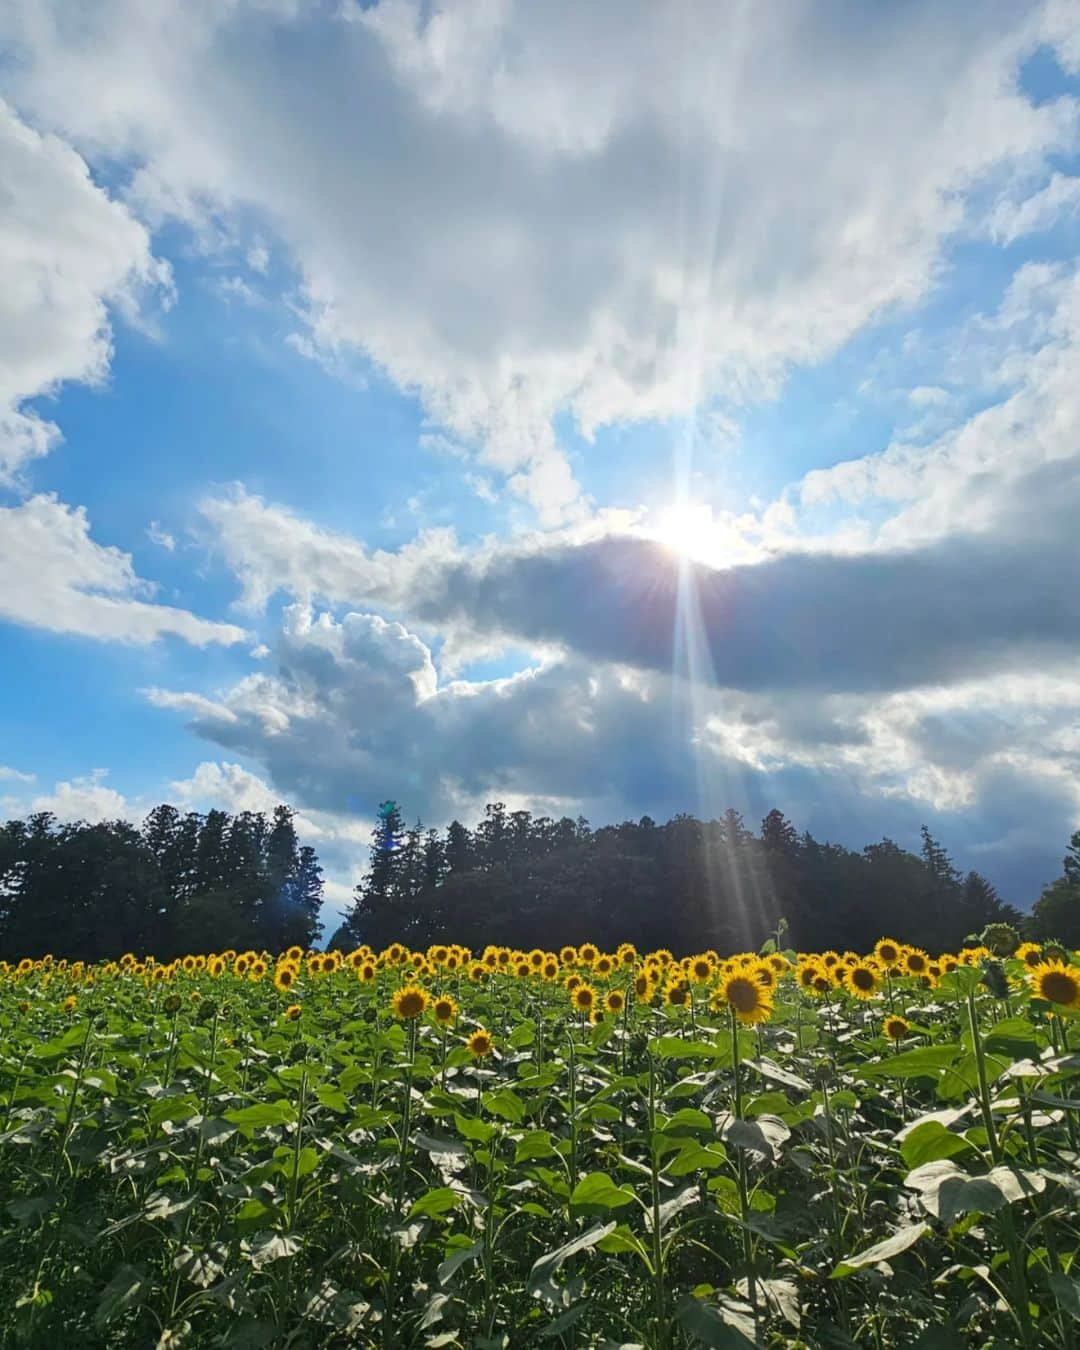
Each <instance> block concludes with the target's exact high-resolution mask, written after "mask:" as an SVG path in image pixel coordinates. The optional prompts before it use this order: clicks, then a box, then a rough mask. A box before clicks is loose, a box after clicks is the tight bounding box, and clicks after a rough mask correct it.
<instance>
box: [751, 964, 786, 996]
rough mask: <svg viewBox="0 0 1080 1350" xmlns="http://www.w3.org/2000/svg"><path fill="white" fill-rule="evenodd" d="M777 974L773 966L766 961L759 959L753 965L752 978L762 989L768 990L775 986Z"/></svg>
mask: <svg viewBox="0 0 1080 1350" xmlns="http://www.w3.org/2000/svg"><path fill="white" fill-rule="evenodd" d="M779 978H780V977H779V976H778V975H777V973H776V969H775V967H773V966H771V965H770V964H769V962H768V961H759V962H758V963H757V965H756V966H755V967H754V979H755V980H757V982H758V984H760V985H761V987H762V989H768V990H769V991H770V992H771V991H772V990H773V989H775V988H776V985H777V982H778V980H779Z"/></svg>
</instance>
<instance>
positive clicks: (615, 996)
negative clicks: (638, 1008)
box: [604, 989, 626, 1013]
mask: <svg viewBox="0 0 1080 1350" xmlns="http://www.w3.org/2000/svg"><path fill="white" fill-rule="evenodd" d="M604 1007H605V1008H606V1009H607V1010H608V1012H610V1013H621V1012H622V1010H623V1009H624V1008H625V1007H626V995H625V994H624V993H623V991H622V990H621V989H609V990H608V991H607V993H606V994H605V995H604Z"/></svg>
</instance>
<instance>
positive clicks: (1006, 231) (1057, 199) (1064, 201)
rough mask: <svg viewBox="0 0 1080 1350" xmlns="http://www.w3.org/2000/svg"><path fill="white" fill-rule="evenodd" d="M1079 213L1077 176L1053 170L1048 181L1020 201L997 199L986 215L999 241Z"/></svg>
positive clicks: (1054, 223) (1079, 183)
mask: <svg viewBox="0 0 1080 1350" xmlns="http://www.w3.org/2000/svg"><path fill="white" fill-rule="evenodd" d="M1077 214H1080V178H1070V177H1069V176H1068V175H1067V174H1063V173H1055V174H1054V175H1053V176H1052V177H1051V179H1050V181H1049V183H1047V185H1046V186H1045V187H1043V188H1040V189H1039V190H1038V191H1037V192H1034V193H1032V194H1031V196H1030V197H1025V198H1024V199H1023V200H1022V201H1013V200H1008V199H1006V200H1004V201H1001V202H999V203H998V205H997V207H996V208H995V210H994V213H993V215H992V216H991V218H990V233H991V234H992V235H993V237H994V239H995V240H996V241H997V242H998V243H1001V244H1012V243H1014V242H1015V241H1016V240H1017V239H1019V238H1020V237H1021V236H1022V235H1025V234H1032V233H1034V232H1035V231H1036V230H1048V229H1050V228H1051V227H1052V226H1054V225H1056V224H1058V222H1059V221H1061V220H1063V219H1066V218H1067V217H1069V216H1075V215H1077Z"/></svg>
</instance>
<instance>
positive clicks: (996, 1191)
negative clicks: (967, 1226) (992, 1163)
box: [904, 1159, 1046, 1227]
mask: <svg viewBox="0 0 1080 1350" xmlns="http://www.w3.org/2000/svg"><path fill="white" fill-rule="evenodd" d="M904 1185H905V1186H907V1187H908V1188H909V1189H910V1190H914V1191H918V1192H919V1199H920V1200H921V1202H922V1204H923V1207H924V1208H925V1209H926V1210H927V1212H928V1213H930V1214H932V1215H934V1217H935V1218H938V1219H940V1220H941V1222H942V1223H944V1224H946V1225H947V1226H949V1227H951V1226H952V1225H953V1224H954V1223H955V1222H956V1220H957V1219H958V1218H959V1217H960V1216H961V1215H962V1214H972V1213H977V1214H992V1213H994V1212H995V1211H996V1210H999V1209H1001V1208H1002V1207H1003V1206H1004V1205H1007V1204H1012V1203H1013V1201H1015V1200H1021V1199H1025V1198H1028V1197H1031V1196H1034V1195H1038V1194H1040V1193H1041V1192H1042V1191H1044V1190H1045V1189H1046V1180H1045V1178H1044V1177H1042V1176H1040V1175H1039V1173H1038V1172H1025V1171H1022V1170H1021V1169H1020V1168H1016V1167H1008V1166H1004V1165H1001V1166H998V1167H992V1168H991V1169H990V1171H989V1172H988V1173H987V1174H986V1175H985V1176H981V1177H972V1176H969V1175H968V1174H967V1173H966V1172H962V1171H961V1170H960V1169H959V1168H958V1167H957V1166H956V1165H955V1164H954V1163H951V1162H948V1161H947V1160H944V1159H943V1160H941V1161H939V1162H929V1163H924V1164H923V1166H922V1167H917V1168H916V1169H915V1170H914V1171H913V1172H910V1173H909V1174H908V1175H907V1176H906V1177H905V1178H904Z"/></svg>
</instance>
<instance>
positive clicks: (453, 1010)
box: [431, 994, 458, 1027]
mask: <svg viewBox="0 0 1080 1350" xmlns="http://www.w3.org/2000/svg"><path fill="white" fill-rule="evenodd" d="M431 1011H432V1012H433V1013H434V1014H435V1020H436V1022H438V1023H439V1024H440V1025H441V1026H444V1027H448V1026H449V1025H450V1023H451V1022H452V1021H453V1020H454V1018H455V1017H456V1016H457V1014H458V1006H457V1004H456V1003H455V1002H454V1000H453V999H452V998H451V997H450V995H449V994H440V995H439V997H438V998H437V999H436V1000H435V1002H434V1003H433V1004H432V1005H431Z"/></svg>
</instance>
